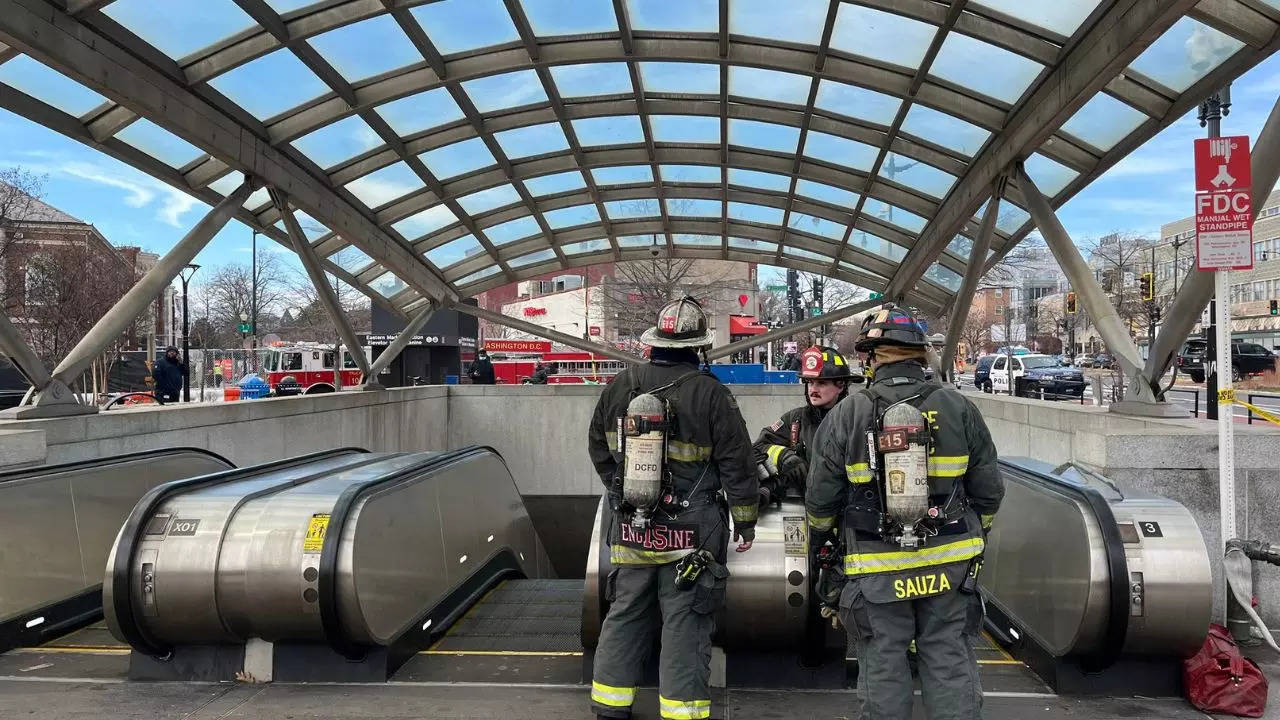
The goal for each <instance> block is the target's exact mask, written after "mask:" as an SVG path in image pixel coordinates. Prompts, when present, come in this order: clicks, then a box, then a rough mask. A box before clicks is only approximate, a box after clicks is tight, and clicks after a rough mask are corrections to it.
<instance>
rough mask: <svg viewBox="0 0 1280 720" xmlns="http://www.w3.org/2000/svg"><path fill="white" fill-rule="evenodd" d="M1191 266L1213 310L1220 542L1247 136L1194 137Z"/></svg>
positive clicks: (1244, 265)
mask: <svg viewBox="0 0 1280 720" xmlns="http://www.w3.org/2000/svg"><path fill="white" fill-rule="evenodd" d="M1195 167H1196V269H1197V270H1200V271H1203V272H1213V273H1215V275H1214V285H1215V290H1214V292H1215V294H1216V296H1217V301H1218V302H1217V303H1215V304H1216V306H1217V307H1216V308H1215V310H1214V312H1215V314H1216V318H1215V320H1216V324H1217V336H1216V343H1215V344H1216V346H1217V347H1216V351H1217V367H1218V402H1219V404H1220V405H1225V406H1226V407H1225V408H1222V409H1221V410H1220V411H1219V413H1218V511H1219V513H1220V514H1221V519H1222V541H1223V543H1225V542H1226V541H1227V540H1229V539H1231V538H1234V537H1235V536H1236V500H1235V498H1236V484H1235V437H1234V432H1233V431H1234V428H1233V427H1232V423H1233V422H1234V420H1235V411H1234V410H1235V409H1234V408H1232V407H1231V405H1232V402H1233V400H1234V399H1235V391H1234V389H1233V388H1232V387H1231V382H1232V379H1231V303H1230V302H1229V299H1230V297H1231V271H1232V270H1248V269H1251V268H1253V203H1252V196H1251V193H1252V187H1253V177H1252V167H1251V164H1250V162H1249V138H1248V137H1247V136H1244V135H1235V136H1231V137H1210V138H1200V139H1197V140H1196V141H1195Z"/></svg>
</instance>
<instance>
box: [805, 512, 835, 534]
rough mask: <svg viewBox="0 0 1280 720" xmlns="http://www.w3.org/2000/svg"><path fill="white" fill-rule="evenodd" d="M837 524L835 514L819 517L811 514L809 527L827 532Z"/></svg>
mask: <svg viewBox="0 0 1280 720" xmlns="http://www.w3.org/2000/svg"><path fill="white" fill-rule="evenodd" d="M835 526H836V519H835V516H832V517H818V516H817V515H810V516H809V527H811V528H813V529H814V530H818V531H820V532H826V531H828V530H830V529H831V528H833V527H835Z"/></svg>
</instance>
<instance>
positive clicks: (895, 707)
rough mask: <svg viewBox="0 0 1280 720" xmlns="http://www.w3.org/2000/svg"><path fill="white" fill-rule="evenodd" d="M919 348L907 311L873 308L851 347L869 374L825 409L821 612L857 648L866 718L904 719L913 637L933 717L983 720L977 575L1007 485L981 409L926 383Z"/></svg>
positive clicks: (811, 509) (813, 499)
mask: <svg viewBox="0 0 1280 720" xmlns="http://www.w3.org/2000/svg"><path fill="white" fill-rule="evenodd" d="M927 344H928V342H927V339H926V338H925V335H924V332H923V331H922V330H921V328H920V326H919V324H918V323H917V322H916V320H915V318H913V317H911V315H910V314H908V313H906V312H904V311H903V310H900V309H898V308H896V307H894V306H892V305H888V306H885V307H883V308H882V309H881V310H880V311H878V312H876V313H875V314H874V316H873V317H872V318H871V320H870V321H869V322H867V323H866V324H864V326H863V329H862V332H861V334H860V335H859V337H858V341H857V344H856V348H857V349H858V350H859V351H860V352H866V353H868V354H869V357H870V364H871V366H872V369H873V375H872V381H871V383H870V385H869V386H868V387H866V388H865V389H862V390H859V391H857V392H855V393H852V394H851V395H850V396H849V398H848V399H847V400H845V401H844V402H842V403H840V404H839V405H837V406H836V408H835V409H834V410H832V411H831V413H830V414H828V415H827V418H826V420H824V421H823V423H822V425H821V426H820V427H819V428H818V433H817V436H816V437H815V438H814V444H813V448H812V450H811V452H810V471H809V477H808V481H807V484H808V489H807V492H806V495H805V509H806V513H807V515H808V523H809V528H810V533H811V538H812V540H811V542H812V544H813V546H814V547H815V551H816V552H815V554H816V555H817V556H818V558H819V561H820V562H821V561H823V559H824V558H825V559H826V561H827V562H828V563H830V562H831V560H832V558H835V559H836V562H837V567H838V568H839V569H840V570H841V571H842V574H843V578H844V585H843V588H841V589H839V590H838V598H839V599H838V608H831V607H830V606H829V605H828V606H826V607H824V608H823V610H824V615H828V616H829V615H830V614H831V612H832V611H833V610H836V611H837V612H838V616H839V619H840V621H841V622H842V623H843V624H844V627H845V628H846V631H847V632H848V634H849V641H850V643H851V644H852V645H854V646H856V649H857V656H858V665H859V673H858V687H859V689H860V691H861V692H860V695H861V696H862V698H863V705H862V709H861V714H860V715H859V717H861V718H864V719H868V720H869V719H871V718H874V719H875V720H908V718H910V717H911V710H912V701H913V689H912V680H911V671H910V669H909V666H908V658H907V649H908V646H909V645H910V644H911V641H912V640H913V639H914V640H916V643H917V648H918V653H919V665H920V681H921V689H922V696H923V700H924V706H925V710H926V713H927V715H928V717H930V718H948V719H949V720H977V719H978V718H980V717H981V708H982V688H981V686H980V683H979V680H978V665H977V657H976V655H975V652H974V649H973V648H974V644H975V642H974V641H975V639H976V638H975V636H976V635H977V633H978V632H979V630H980V628H981V621H982V607H981V602H980V600H979V598H978V596H977V594H976V579H977V572H978V570H979V569H980V567H981V558H982V552H983V548H984V547H985V538H986V532H987V530H988V529H989V528H990V527H991V523H992V521H993V520H994V518H995V514H996V511H997V510H998V509H999V508H1000V502H1001V500H1002V499H1003V497H1004V484H1003V481H1002V479H1001V477H1000V473H999V471H998V469H997V466H996V449H995V444H994V443H993V442H992V440H991V434H990V432H988V430H987V426H986V424H985V423H984V422H983V420H982V416H981V415H980V414H979V412H978V410H977V408H976V407H975V406H974V405H973V403H972V402H970V401H969V400H968V399H967V398H965V397H964V396H963V395H961V394H960V393H959V392H958V391H956V390H954V389H952V388H950V387H942V386H939V385H938V384H936V383H931V382H927V381H926V380H925V374H924V363H925V362H926V350H927ZM831 600H832V595H827V596H826V597H825V598H824V601H825V602H828V603H829V602H831Z"/></svg>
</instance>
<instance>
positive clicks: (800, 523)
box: [782, 516, 809, 557]
mask: <svg viewBox="0 0 1280 720" xmlns="http://www.w3.org/2000/svg"><path fill="white" fill-rule="evenodd" d="M782 547H783V551H784V552H785V554H786V555H787V556H788V557H808V555H809V538H808V534H807V533H806V532H805V522H804V516H799V517H792V516H786V517H784V518H782Z"/></svg>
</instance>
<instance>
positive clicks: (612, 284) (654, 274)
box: [596, 236, 750, 337]
mask: <svg viewBox="0 0 1280 720" xmlns="http://www.w3.org/2000/svg"><path fill="white" fill-rule="evenodd" d="M655 238H656V236H655ZM661 247H662V251H661V253H660V255H659V256H658V257H654V258H651V259H648V260H628V261H625V262H620V263H618V264H616V265H614V271H613V276H612V277H605V278H604V279H603V280H602V282H601V283H600V285H599V287H598V291H597V293H596V298H598V299H597V303H598V305H599V307H600V311H601V313H602V314H603V316H604V317H605V318H609V319H611V320H613V322H614V326H615V327H616V328H617V329H618V334H619V336H620V337H636V336H638V335H639V334H640V333H642V332H644V331H645V330H647V329H648V328H650V327H652V326H653V322H654V318H656V317H657V316H658V312H659V311H660V310H661V309H662V306H663V305H666V304H667V303H669V302H671V301H672V300H674V299H676V298H680V297H683V296H685V295H689V296H692V297H694V298H695V299H697V300H698V301H699V302H700V303H702V304H703V307H704V309H706V310H707V312H708V313H716V312H718V311H719V310H720V309H722V308H720V304H721V303H723V302H724V298H725V296H726V295H727V294H729V293H728V291H730V290H747V289H750V288H749V286H748V283H747V281H746V280H745V279H733V278H731V277H730V273H729V270H728V268H727V267H723V266H720V265H718V264H714V263H700V262H699V261H697V260H694V259H691V258H673V257H670V256H668V255H667V254H666V248H665V246H661Z"/></svg>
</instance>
